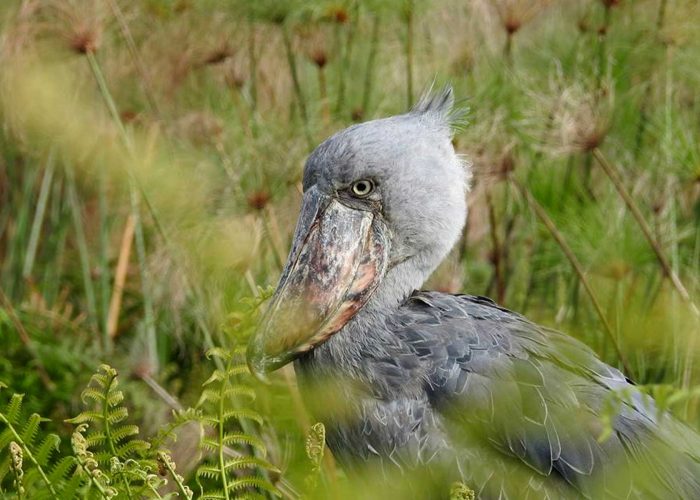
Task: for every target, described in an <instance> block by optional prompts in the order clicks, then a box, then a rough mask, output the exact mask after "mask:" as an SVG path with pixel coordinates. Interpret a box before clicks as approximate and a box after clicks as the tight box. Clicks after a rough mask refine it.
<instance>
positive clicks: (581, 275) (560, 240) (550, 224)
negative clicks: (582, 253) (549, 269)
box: [511, 179, 633, 375]
mask: <svg viewBox="0 0 700 500" xmlns="http://www.w3.org/2000/svg"><path fill="white" fill-rule="evenodd" d="M511 183H512V184H513V185H514V186H515V187H516V189H517V190H518V191H520V193H521V194H522V196H523V198H525V200H526V201H527V204H528V205H529V206H530V208H531V209H532V211H533V212H534V213H535V215H536V216H537V218H538V219H540V221H541V222H542V223H543V224H544V226H545V227H546V228H547V230H548V231H549V234H550V235H552V238H554V241H556V243H557V245H559V248H561V250H562V252H564V255H565V256H566V259H567V260H568V261H569V264H571V267H572V268H573V269H574V272H575V273H576V275H577V276H578V279H579V281H580V282H581V285H583V288H584V290H586V293H587V294H588V297H589V298H590V299H591V303H592V304H593V308H594V309H595V311H596V314H597V315H598V318H599V319H600V322H601V324H602V325H603V328H604V329H605V332H606V334H607V336H608V339H609V340H610V343H611V344H612V346H613V348H614V349H615V354H616V355H617V359H618V360H619V361H620V363H621V364H622V367H623V368H624V370H625V372H626V373H627V374H629V375H632V373H633V372H632V370H631V368H630V365H629V364H628V362H627V359H626V358H625V355H624V354H623V353H622V350H621V349H620V346H619V345H618V343H617V339H616V337H615V333H614V332H613V329H612V327H611V326H610V323H608V320H607V318H606V317H605V314H604V313H603V308H602V307H601V305H600V302H598V298H597V297H596V295H595V293H594V292H593V288H592V287H591V285H590V283H588V279H586V274H585V271H584V270H583V266H581V263H580V262H579V261H578V258H577V257H576V254H574V252H573V250H572V249H571V247H570V246H569V244H568V243H567V242H566V239H564V235H563V234H561V232H559V229H557V226H556V225H555V224H554V221H552V219H550V217H549V215H548V214H547V212H546V210H545V209H544V208H543V207H542V205H540V204H539V203H538V202H537V200H535V198H534V196H532V193H530V191H529V190H528V189H527V188H526V187H525V186H523V185H522V184H520V183H519V182H517V181H516V180H515V179H511Z"/></svg>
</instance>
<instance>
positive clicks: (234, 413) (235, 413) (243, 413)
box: [224, 408, 263, 425]
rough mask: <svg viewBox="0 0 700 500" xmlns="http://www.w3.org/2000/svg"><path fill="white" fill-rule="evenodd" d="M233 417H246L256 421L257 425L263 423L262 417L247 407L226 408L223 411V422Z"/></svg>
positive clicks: (238, 418) (239, 418)
mask: <svg viewBox="0 0 700 500" xmlns="http://www.w3.org/2000/svg"><path fill="white" fill-rule="evenodd" d="M233 418H235V419H236V420H241V419H247V420H252V421H253V422H256V423H257V424H258V425H262V424H263V418H262V416H260V414H259V413H258V412H256V411H254V410H249V409H247V408H240V409H239V408H236V409H233V410H228V411H225V412H224V422H226V421H228V420H231V419H233Z"/></svg>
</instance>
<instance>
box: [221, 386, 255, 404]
mask: <svg viewBox="0 0 700 500" xmlns="http://www.w3.org/2000/svg"><path fill="white" fill-rule="evenodd" d="M224 396H226V397H227V398H236V397H241V396H242V397H245V398H247V399H249V400H250V401H254V400H255V390H254V389H252V388H251V387H248V386H245V385H234V386H231V387H228V388H227V389H226V390H225V391H224Z"/></svg>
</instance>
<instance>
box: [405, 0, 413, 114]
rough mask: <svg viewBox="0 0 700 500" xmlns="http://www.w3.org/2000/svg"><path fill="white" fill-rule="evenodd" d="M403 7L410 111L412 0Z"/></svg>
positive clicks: (407, 93) (407, 91)
mask: <svg viewBox="0 0 700 500" xmlns="http://www.w3.org/2000/svg"><path fill="white" fill-rule="evenodd" d="M406 2H407V4H406V6H405V9H406V10H405V21H406V43H405V46H404V49H405V51H406V53H405V57H406V105H407V108H406V109H411V106H413V32H414V16H413V10H414V7H415V4H414V2H413V0H406Z"/></svg>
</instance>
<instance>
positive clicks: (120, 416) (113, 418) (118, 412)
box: [107, 406, 129, 425]
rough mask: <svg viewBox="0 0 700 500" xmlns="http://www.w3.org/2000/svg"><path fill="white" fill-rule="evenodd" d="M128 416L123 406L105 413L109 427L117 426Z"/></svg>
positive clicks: (127, 411)
mask: <svg viewBox="0 0 700 500" xmlns="http://www.w3.org/2000/svg"><path fill="white" fill-rule="evenodd" d="M128 416H129V410H127V409H126V407H124V406H118V407H116V408H114V409H113V410H110V411H109V412H107V422H109V424H110V425H114V424H118V423H119V422H122V421H123V420H124V419H126V418H127V417H128Z"/></svg>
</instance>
